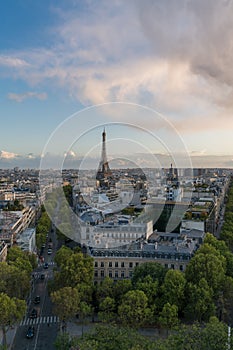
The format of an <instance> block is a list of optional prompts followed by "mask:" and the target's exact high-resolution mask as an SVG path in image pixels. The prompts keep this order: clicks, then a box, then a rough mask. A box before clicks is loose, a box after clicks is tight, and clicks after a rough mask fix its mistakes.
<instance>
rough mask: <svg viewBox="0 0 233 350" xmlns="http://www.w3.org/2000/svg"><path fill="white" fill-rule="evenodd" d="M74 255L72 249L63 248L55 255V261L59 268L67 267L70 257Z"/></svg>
mask: <svg viewBox="0 0 233 350" xmlns="http://www.w3.org/2000/svg"><path fill="white" fill-rule="evenodd" d="M72 254H73V251H72V249H70V248H68V247H66V246H62V247H61V248H60V249H59V250H58V251H57V252H56V255H55V258H54V261H55V262H56V263H57V265H58V266H61V265H66V263H67V261H68V260H69V258H70V256H71V255H72Z"/></svg>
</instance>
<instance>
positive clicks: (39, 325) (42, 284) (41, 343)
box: [12, 232, 59, 350]
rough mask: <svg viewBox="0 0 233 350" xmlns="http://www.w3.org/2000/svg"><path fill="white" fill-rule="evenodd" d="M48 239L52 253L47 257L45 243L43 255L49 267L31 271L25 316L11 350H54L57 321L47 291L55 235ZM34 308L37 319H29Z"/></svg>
mask: <svg viewBox="0 0 233 350" xmlns="http://www.w3.org/2000/svg"><path fill="white" fill-rule="evenodd" d="M50 237H51V238H52V241H53V244H54V249H53V252H52V254H51V255H48V253H47V250H48V242H47V243H46V247H45V249H44V253H43V257H44V262H48V264H49V267H48V269H44V264H43V263H40V264H39V266H38V268H37V269H35V270H34V271H33V277H32V288H31V293H30V300H29V302H28V308H27V314H26V315H25V317H24V319H23V320H22V321H21V322H20V324H19V326H18V329H17V331H16V335H15V338H14V342H13V346H12V350H44V349H46V350H55V346H54V341H55V339H56V337H57V332H58V328H59V319H58V317H57V316H55V315H54V314H53V312H52V303H51V300H50V298H49V295H48V290H47V284H48V281H49V280H51V279H52V278H53V267H54V262H53V258H54V254H55V251H56V238H55V233H54V232H51V233H50V234H49V237H48V240H49V238H50ZM41 274H44V275H45V278H44V279H43V280H42V279H41ZM37 295H39V296H40V303H39V304H36V305H35V304H34V299H35V297H36V296H37ZM34 308H35V309H36V310H37V312H38V317H37V318H35V319H31V318H30V317H29V315H30V313H31V311H32V309H34ZM30 325H34V327H35V334H34V337H33V338H32V339H27V338H26V333H27V329H28V327H29V326H30Z"/></svg>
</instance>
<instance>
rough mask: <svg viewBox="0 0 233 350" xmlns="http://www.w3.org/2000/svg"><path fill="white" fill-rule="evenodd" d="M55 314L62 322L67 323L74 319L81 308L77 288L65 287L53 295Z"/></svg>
mask: <svg viewBox="0 0 233 350" xmlns="http://www.w3.org/2000/svg"><path fill="white" fill-rule="evenodd" d="M51 300H52V302H53V304H54V312H55V314H56V315H57V316H58V317H59V318H60V320H61V321H64V322H66V321H67V320H68V319H70V318H72V317H74V316H75V315H76V314H77V313H78V311H79V308H80V298H79V293H78V290H77V289H76V288H71V287H64V288H61V289H59V290H58V291H56V292H53V293H51Z"/></svg>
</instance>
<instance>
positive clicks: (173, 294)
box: [161, 270, 186, 311]
mask: <svg viewBox="0 0 233 350" xmlns="http://www.w3.org/2000/svg"><path fill="white" fill-rule="evenodd" d="M185 284H186V280H185V277H184V274H183V273H182V272H181V271H178V270H168V271H167V273H166V275H165V278H164V283H163V285H162V287H161V291H162V300H163V301H164V302H167V303H170V304H171V305H176V306H177V307H178V310H179V311H181V310H182V308H183V304H184V298H185V295H184V293H185Z"/></svg>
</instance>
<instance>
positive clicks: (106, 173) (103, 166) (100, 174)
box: [96, 129, 112, 188]
mask: <svg viewBox="0 0 233 350" xmlns="http://www.w3.org/2000/svg"><path fill="white" fill-rule="evenodd" d="M105 142H106V132H105V129H104V131H103V132H102V153H101V159H100V163H99V168H98V171H97V174H96V180H97V187H101V188H109V185H110V184H109V179H110V177H111V175H112V172H111V170H110V168H109V165H108V160H107V152H106V143H105Z"/></svg>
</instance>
